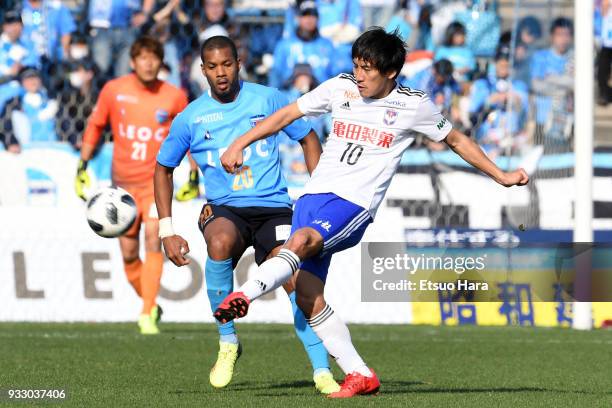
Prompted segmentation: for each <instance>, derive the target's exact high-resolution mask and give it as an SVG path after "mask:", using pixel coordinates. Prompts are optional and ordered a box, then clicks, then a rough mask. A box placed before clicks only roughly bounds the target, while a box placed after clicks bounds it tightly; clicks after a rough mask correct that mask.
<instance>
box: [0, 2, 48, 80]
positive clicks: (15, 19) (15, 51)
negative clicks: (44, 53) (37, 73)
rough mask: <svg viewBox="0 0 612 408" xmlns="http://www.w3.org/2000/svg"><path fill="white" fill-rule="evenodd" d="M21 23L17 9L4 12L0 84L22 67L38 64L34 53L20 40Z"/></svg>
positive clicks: (0, 52)
mask: <svg viewBox="0 0 612 408" xmlns="http://www.w3.org/2000/svg"><path fill="white" fill-rule="evenodd" d="M22 32H23V24H22V22H21V16H20V15H19V13H18V12H17V11H9V12H7V13H5V14H4V19H3V21H2V35H1V36H0V84H4V83H6V82H8V81H11V80H12V79H14V78H15V77H16V76H17V74H18V73H19V71H20V70H21V68H22V67H24V66H38V65H39V58H38V56H37V55H36V53H35V52H34V51H33V50H32V49H31V48H28V47H27V45H26V44H24V42H23V41H21V39H20V37H21V33H22Z"/></svg>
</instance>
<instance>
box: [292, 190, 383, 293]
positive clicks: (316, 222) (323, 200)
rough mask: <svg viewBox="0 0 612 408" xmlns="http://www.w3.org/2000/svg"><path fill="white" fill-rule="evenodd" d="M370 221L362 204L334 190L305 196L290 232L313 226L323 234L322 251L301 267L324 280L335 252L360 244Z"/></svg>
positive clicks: (297, 207) (297, 202) (294, 217)
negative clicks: (359, 204)
mask: <svg viewBox="0 0 612 408" xmlns="http://www.w3.org/2000/svg"><path fill="white" fill-rule="evenodd" d="M371 222H372V217H371V216H370V214H369V213H368V211H366V210H365V209H364V208H363V207H360V206H358V205H357V204H354V203H352V202H350V201H347V200H345V199H343V198H340V197H338V196H337V195H335V194H333V193H324V194H306V195H303V196H302V197H300V198H299V199H298V200H297V201H296V203H295V208H294V209H293V218H292V220H291V234H292V235H293V233H294V232H295V231H297V230H298V229H300V228H304V227H310V228H314V229H315V230H317V231H318V232H319V233H320V234H321V236H322V237H323V250H322V251H321V252H320V253H319V254H318V255H316V256H314V257H312V258H309V259H306V260H305V261H304V262H302V264H301V266H300V269H303V270H305V271H308V272H310V273H312V274H314V275H315V276H317V277H318V278H319V279H321V280H322V281H323V282H325V280H326V279H327V273H328V271H329V264H330V262H331V257H332V254H334V253H336V252H340V251H343V250H345V249H347V248H351V247H353V246H355V245H357V244H358V243H359V241H361V238H362V237H363V233H364V232H365V230H366V228H367V227H368V225H369V224H370V223H371Z"/></svg>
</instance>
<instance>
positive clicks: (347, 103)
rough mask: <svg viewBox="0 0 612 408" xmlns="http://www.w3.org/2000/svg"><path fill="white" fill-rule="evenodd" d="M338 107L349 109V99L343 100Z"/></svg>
mask: <svg viewBox="0 0 612 408" xmlns="http://www.w3.org/2000/svg"><path fill="white" fill-rule="evenodd" d="M340 107H341V108H342V109H346V110H351V105H350V104H349V101H346V102H344V103H343V104H342V105H340Z"/></svg>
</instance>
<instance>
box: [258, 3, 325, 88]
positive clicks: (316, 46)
mask: <svg viewBox="0 0 612 408" xmlns="http://www.w3.org/2000/svg"><path fill="white" fill-rule="evenodd" d="M298 7H299V9H298V15H299V17H298V27H297V29H296V32H295V34H294V35H293V36H291V37H289V38H285V39H283V40H281V41H280V42H279V43H278V44H277V45H276V49H275V50H274V64H273V66H272V71H271V75H270V76H269V84H270V86H273V87H277V88H280V87H282V85H283V84H284V83H285V82H286V81H287V79H289V77H290V76H291V73H292V71H293V68H294V67H295V65H296V64H298V63H307V64H309V65H310V67H311V68H312V72H313V75H314V77H315V78H316V79H317V81H318V82H319V83H321V82H323V81H325V80H327V79H329V78H331V77H332V76H333V75H334V73H335V72H334V66H333V61H334V59H335V58H336V54H335V52H334V46H333V45H332V43H331V41H329V40H328V39H326V38H323V37H321V36H320V35H319V31H318V29H317V22H318V19H319V14H318V11H317V8H316V5H315V2H314V1H303V2H301V3H299V6H298Z"/></svg>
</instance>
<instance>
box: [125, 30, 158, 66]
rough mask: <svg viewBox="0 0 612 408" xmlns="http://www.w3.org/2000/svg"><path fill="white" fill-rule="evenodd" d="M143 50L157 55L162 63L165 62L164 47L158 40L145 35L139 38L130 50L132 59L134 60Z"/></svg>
mask: <svg viewBox="0 0 612 408" xmlns="http://www.w3.org/2000/svg"><path fill="white" fill-rule="evenodd" d="M142 50H147V51H150V52H152V53H153V54H155V55H156V56H157V57H158V58H159V59H160V60H161V61H163V60H164V46H163V45H162V43H161V42H159V41H158V40H157V39H155V38H153V37H150V36H147V35H143V36H142V37H138V38H137V39H136V41H134V43H133V44H132V47H131V48H130V58H132V59H134V58H136V57H137V56H138V55H140V53H141V52H142Z"/></svg>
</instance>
